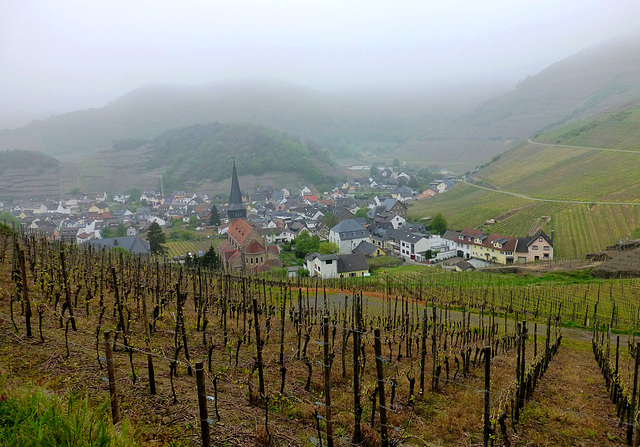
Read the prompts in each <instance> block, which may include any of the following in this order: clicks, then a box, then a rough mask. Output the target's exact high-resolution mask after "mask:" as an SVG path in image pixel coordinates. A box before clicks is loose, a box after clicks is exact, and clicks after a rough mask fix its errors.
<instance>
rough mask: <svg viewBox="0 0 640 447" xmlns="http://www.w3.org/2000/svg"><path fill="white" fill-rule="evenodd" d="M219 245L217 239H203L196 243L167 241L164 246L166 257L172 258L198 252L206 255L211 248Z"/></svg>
mask: <svg viewBox="0 0 640 447" xmlns="http://www.w3.org/2000/svg"><path fill="white" fill-rule="evenodd" d="M218 244H219V240H218V239H215V238H214V239H204V240H197V241H169V242H167V243H166V244H165V246H166V247H167V255H168V256H169V257H170V258H172V257H174V256H180V255H186V254H187V253H193V254H194V255H197V254H198V251H202V252H203V253H206V252H207V250H209V248H210V247H211V246H214V247H215V246H216V245H218Z"/></svg>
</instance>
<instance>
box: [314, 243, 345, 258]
mask: <svg viewBox="0 0 640 447" xmlns="http://www.w3.org/2000/svg"><path fill="white" fill-rule="evenodd" d="M338 252H340V247H338V244H336V243H335V242H320V245H319V246H318V253H320V254H322V255H330V254H336V253H338Z"/></svg>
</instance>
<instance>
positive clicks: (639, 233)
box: [633, 227, 640, 239]
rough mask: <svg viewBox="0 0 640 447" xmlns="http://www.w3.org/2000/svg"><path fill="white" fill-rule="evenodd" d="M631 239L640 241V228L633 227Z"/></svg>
mask: <svg viewBox="0 0 640 447" xmlns="http://www.w3.org/2000/svg"><path fill="white" fill-rule="evenodd" d="M633 238H634V239H640V227H635V228H634V230H633Z"/></svg>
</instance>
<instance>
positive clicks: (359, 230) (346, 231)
mask: <svg viewBox="0 0 640 447" xmlns="http://www.w3.org/2000/svg"><path fill="white" fill-rule="evenodd" d="M331 231H335V232H336V233H339V234H340V239H342V240H349V239H359V238H364V237H367V236H368V235H369V233H368V232H367V229H366V228H365V227H364V225H362V224H361V223H360V222H358V221H357V220H356V219H345V220H343V221H342V222H340V223H339V224H337V225H336V226H334V227H333V228H331Z"/></svg>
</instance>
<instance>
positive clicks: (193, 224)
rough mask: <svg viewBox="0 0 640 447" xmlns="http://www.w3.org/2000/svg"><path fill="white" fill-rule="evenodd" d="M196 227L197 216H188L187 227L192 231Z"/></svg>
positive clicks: (197, 223)
mask: <svg viewBox="0 0 640 447" xmlns="http://www.w3.org/2000/svg"><path fill="white" fill-rule="evenodd" d="M198 225H199V222H198V216H189V226H190V227H191V228H193V229H196V228H197V227H198Z"/></svg>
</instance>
